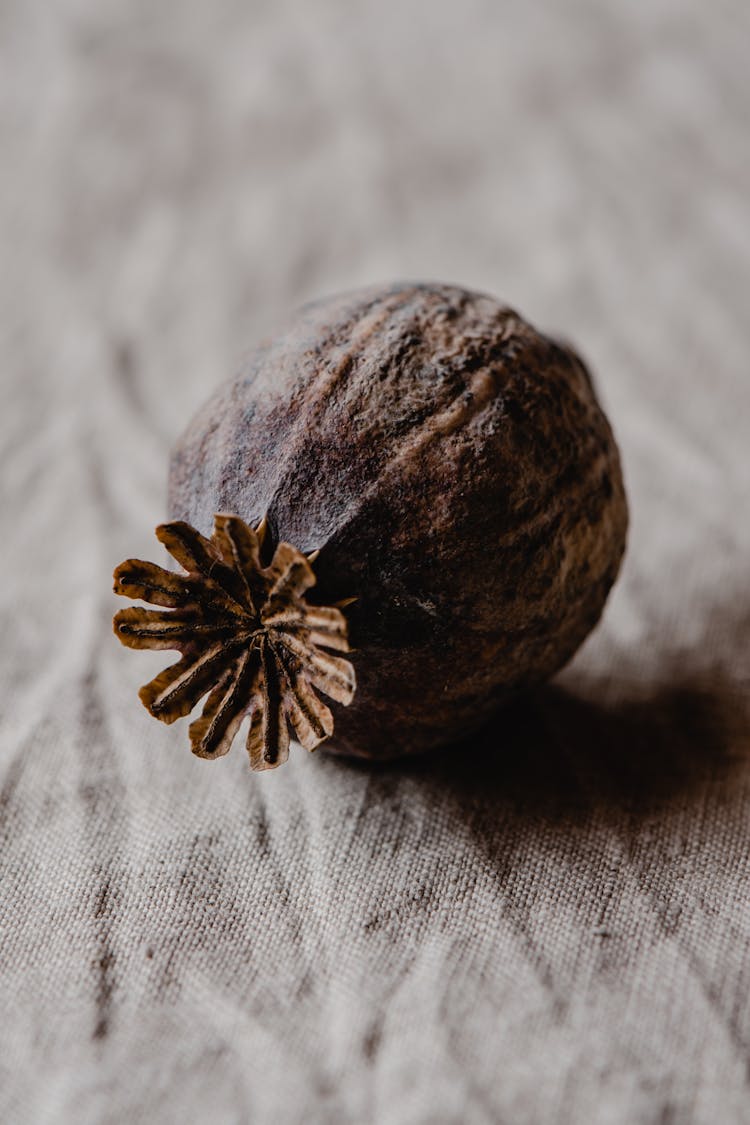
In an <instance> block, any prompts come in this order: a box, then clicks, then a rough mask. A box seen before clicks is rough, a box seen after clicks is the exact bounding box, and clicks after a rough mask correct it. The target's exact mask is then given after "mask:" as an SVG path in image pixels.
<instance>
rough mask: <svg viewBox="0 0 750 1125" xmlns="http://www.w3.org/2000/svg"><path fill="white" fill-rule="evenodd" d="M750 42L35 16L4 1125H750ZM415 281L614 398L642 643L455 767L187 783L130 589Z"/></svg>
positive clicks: (16, 534)
mask: <svg viewBox="0 0 750 1125" xmlns="http://www.w3.org/2000/svg"><path fill="white" fill-rule="evenodd" d="M749 13H750V9H748V7H747V5H746V4H744V3H742V2H741V0H736V2H725V0H717V2H715V3H712V4H711V5H710V6H706V5H704V4H701V3H699V2H698V0H686V2H680V3H677V2H676V0H648V2H647V0H637V2H632V3H625V2H624V0H623V2H622V3H619V4H618V3H615V2H613V0H606V2H604V3H600V2H595V0H572V2H570V3H566V4H555V3H554V2H553V0H545V2H543V3H541V4H535V5H522V4H520V3H517V4H516V3H510V2H502V3H489V2H487V3H484V2H480V0H466V2H465V3H462V4H454V3H450V2H449V0H432V2H430V3H428V2H427V0H423V2H420V3H412V2H409V0H407V2H405V3H398V4H396V3H384V4H380V3H375V2H374V0H364V2H362V3H358V4H348V3H344V2H343V0H319V2H316V3H311V4H305V3H303V2H302V0H299V2H291V0H286V2H285V0H280V2H278V3H274V4H271V3H264V2H262V0H256V2H253V3H240V2H238V0H214V2H212V3H210V4H209V3H205V4H204V3H200V0H187V2H186V0H182V2H178V0H160V3H158V4H152V3H146V0H140V2H138V0H132V2H125V0H115V2H113V3H111V4H99V3H96V2H95V0H60V2H59V3H57V4H55V5H45V4H42V3H41V2H38V0H2V2H0V246H2V262H1V265H0V308H1V315H0V379H1V380H2V384H1V385H2V413H1V414H0V496H1V497H2V500H1V502H2V523H3V533H2V537H1V538H0V574H2V584H1V585H0V635H1V636H2V646H1V648H0V701H1V705H0V712H1V719H0V765H1V768H2V790H1V793H0V817H1V820H0V825H1V829H0V830H1V831H2V848H1V850H0V867H1V868H2V884H1V891H0V893H1V896H2V897H1V898H0V960H1V968H0V997H1V1003H2V1011H3V1018H2V1020H1V1021H0V1120H2V1121H3V1122H5V1123H9V1125H15V1123H26V1122H34V1123H36V1122H50V1123H59V1122H65V1123H67V1122H71V1123H72V1122H75V1123H76V1125H85V1123H89V1122H91V1123H93V1122H97V1123H98V1122H107V1123H109V1122H112V1123H115V1122H122V1121H128V1122H159V1123H166V1125H169V1123H172V1122H174V1123H178V1122H179V1123H182V1122H186V1121H199V1120H206V1121H210V1122H212V1123H214V1125H225V1123H226V1125H229V1123H234V1122H274V1123H278V1122H283V1123H295V1122H300V1123H302V1122H305V1123H310V1122H321V1123H323V1122H324V1123H328V1122H370V1121H371V1122H377V1123H380V1122H383V1123H387V1125H407V1123H408V1125H412V1123H418V1122H430V1123H459V1122H471V1123H474V1122H476V1123H484V1122H487V1123H489V1122H512V1123H513V1125H526V1123H528V1125H533V1123H547V1122H556V1123H562V1125H567V1123H571V1125H573V1123H575V1125H580V1123H582V1122H586V1123H588V1122H597V1123H598V1122H601V1123H613V1125H614V1123H616V1125H620V1123H622V1125H625V1123H628V1125H632V1123H641V1122H642V1123H647V1122H648V1123H651V1122H653V1123H655V1125H656V1123H657V1122H658V1123H660V1125H674V1123H683V1122H690V1123H692V1122H706V1123H709V1122H711V1123H716V1122H722V1123H724V1122H739V1121H750V1083H749V1079H750V1001H749V999H748V990H749V989H750V733H749V732H750V705H749V702H748V694H749V689H750V682H749V681H750V455H749V454H748V447H749V445H750V374H749V371H748V356H749V355H750V319H749V318H748V307H747V302H748V292H750V131H749V130H748V128H747V122H748V111H750V86H749V85H748V70H747V53H748V47H749V46H750V14H749ZM399 278H406V279H438V280H446V281H452V282H456V283H459V284H464V285H467V286H469V287H472V288H476V289H483V290H486V291H488V292H491V293H493V294H495V295H497V296H499V297H502V298H505V299H506V300H507V301H508V302H509V303H511V304H512V305H515V306H516V307H518V309H519V310H520V311H521V312H522V313H523V314H524V315H526V316H527V317H528V318H529V319H530V320H532V322H534V323H536V324H537V325H538V326H539V327H541V328H543V329H548V330H550V331H553V332H557V333H561V334H563V335H567V336H569V337H570V338H571V339H572V340H574V341H575V342H576V344H577V346H579V347H580V348H581V350H582V352H583V354H584V355H585V356H586V357H587V359H588V361H589V363H590V364H591V366H592V369H593V370H594V372H595V373H596V375H597V379H598V386H599V390H600V394H601V397H602V400H603V402H604V404H605V405H606V407H607V409H608V411H609V414H610V417H611V419H612V422H613V425H614V428H615V432H616V434H617V437H618V440H619V443H620V446H621V449H622V454H623V460H624V466H625V472H626V479H627V485H628V489H629V494H630V500H631V507H632V529H631V534H630V545H629V552H628V556H627V561H626V565H625V568H624V572H623V574H622V577H621V580H620V582H619V584H618V586H617V588H616V591H615V592H614V594H613V596H612V598H611V600H610V603H609V605H608V608H607V611H606V613H605V617H604V620H603V622H602V624H601V626H600V627H599V629H598V630H597V631H596V633H595V634H594V635H593V636H592V637H591V639H590V640H589V641H588V643H587V644H586V646H585V647H584V649H583V650H582V651H581V652H580V653H579V655H578V656H577V658H576V659H575V661H574V662H573V664H572V665H571V666H570V667H569V668H568V669H567V670H566V671H565V672H564V673H563V674H562V675H561V676H560V677H559V678H558V680H557V682H556V683H555V684H554V685H552V686H550V687H548V688H546V689H544V690H542V691H540V692H538V693H537V695H536V696H534V697H533V698H531V699H527V700H523V701H520V702H519V703H518V704H517V705H515V706H514V707H513V708H512V709H511V710H509V711H508V712H507V713H505V714H504V715H503V716H502V717H499V718H498V720H497V722H496V723H495V724H494V725H493V727H492V729H491V730H488V731H487V732H486V733H485V734H484V735H483V736H482V737H481V738H479V739H476V740H474V742H473V743H471V744H467V745H464V746H457V747H453V748H451V749H450V751H448V752H447V753H445V754H444V755H441V756H440V757H439V758H438V759H437V760H436V761H433V762H428V761H424V762H415V763H411V764H408V765H406V766H403V767H398V766H393V767H389V768H387V769H383V768H381V769H377V770H376V769H368V768H366V767H365V766H362V765H351V764H347V763H345V762H341V761H338V760H334V759H332V758H331V757H330V756H329V757H327V756H326V754H325V753H324V752H319V753H317V754H316V755H314V756H311V757H309V756H306V755H305V754H304V753H303V752H302V751H301V750H300V749H299V748H295V749H294V750H293V753H292V757H291V759H290V762H289V763H288V765H287V766H285V767H284V768H282V769H280V770H279V771H277V772H275V773H269V774H265V775H261V776H254V775H252V774H251V773H250V770H249V768H248V763H247V758H246V756H245V753H244V750H243V749H242V746H241V743H240V742H238V743H237V745H236V746H235V748H234V751H233V752H232V754H231V755H230V756H229V757H228V758H226V759H223V760H221V761H220V762H219V763H216V764H207V763H205V762H201V761H198V760H196V759H193V758H192V757H191V755H190V753H189V750H188V748H187V732H186V723H179V724H176V725H175V726H174V727H170V728H167V727H163V726H160V725H159V724H157V723H155V722H154V721H153V720H152V719H150V718H149V716H148V715H147V714H146V712H145V710H144V709H143V708H142V707H141V706H140V704H139V703H138V700H137V698H136V691H137V688H138V686H139V685H140V684H141V683H144V682H145V681H146V680H147V679H148V678H149V677H150V676H151V675H152V674H153V673H154V672H155V671H156V670H157V669H158V668H159V667H161V666H162V664H163V662H164V661H163V659H161V658H160V656H159V654H156V655H153V654H137V653H131V652H127V651H125V650H123V649H122V648H120V646H119V645H118V644H117V643H116V641H115V639H114V638H113V636H112V634H111V627H110V619H111V615H112V613H113V612H114V610H115V609H116V608H118V604H117V599H115V598H114V597H113V595H112V594H111V577H110V576H111V571H112V569H113V567H114V566H115V564H117V563H118V562H120V561H121V560H122V559H123V558H125V557H128V556H132V555H136V556H140V557H146V558H155V559H159V558H160V555H159V553H158V550H157V548H158V544H156V541H155V540H154V538H153V535H152V529H153V527H154V525H155V524H156V523H157V522H159V520H160V519H162V518H163V517H164V514H165V477H166V464H167V455H168V449H169V446H170V444H171V442H172V441H173V440H174V439H175V438H176V436H177V435H178V433H179V432H180V430H181V429H182V428H183V426H184V425H185V424H186V423H187V422H188V420H189V418H190V417H191V416H192V414H193V413H194V412H195V410H196V409H197V408H198V407H199V405H200V403H201V402H202V400H204V399H205V398H206V397H207V395H208V394H209V393H210V391H211V389H212V388H213V387H214V386H215V385H216V384H217V383H218V382H219V381H220V380H222V379H223V378H225V377H227V376H229V375H230V374H231V373H232V372H233V371H234V370H235V369H236V368H237V366H238V365H239V363H240V362H241V359H242V355H243V352H244V351H245V349H247V348H248V347H250V346H251V345H253V344H254V343H256V342H258V341H260V340H262V339H263V338H265V337H267V336H268V335H270V334H271V333H272V332H274V331H275V330H276V329H277V328H278V327H279V326H281V325H282V324H283V322H284V319H285V317H286V316H287V315H288V313H289V312H290V310H291V309H292V308H294V307H295V306H296V305H298V304H300V303H302V302H303V301H305V300H308V299H310V298H313V297H316V296H320V295H322V294H324V293H328V292H331V291H335V290H339V289H346V288H349V287H351V286H355V285H362V284H367V283H370V282H376V281H388V280H391V279H399Z"/></svg>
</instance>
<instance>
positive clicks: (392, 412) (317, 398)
mask: <svg viewBox="0 0 750 1125" xmlns="http://www.w3.org/2000/svg"><path fill="white" fill-rule="evenodd" d="M169 510H170V516H171V518H172V519H179V520H186V521H188V522H189V523H190V524H192V525H194V526H195V527H196V528H198V529H199V530H201V531H202V532H204V533H205V534H206V535H209V534H210V532H211V528H212V525H213V519H214V513H216V512H231V513H236V514H237V515H239V516H240V517H241V518H242V519H243V520H246V521H248V523H250V524H253V525H256V524H258V522H259V521H260V520H261V519H262V517H264V516H265V517H266V520H267V529H268V530H267V534H268V536H269V540H270V543H271V546H273V544H277V543H279V542H288V543H290V544H293V545H294V546H295V547H297V548H298V549H299V550H300V551H302V552H305V553H306V554H309V553H312V552H315V551H319V554H318V555H317V557H316V558H315V562H314V569H315V574H316V577H317V584H316V586H315V588H314V589H313V590H312V591H311V593H310V597H311V599H312V600H313V601H318V602H319V603H320V604H321V605H333V604H339V603H341V602H342V600H343V599H346V598H350V597H351V598H356V601H354V602H353V603H352V604H351V605H349V606H348V607H347V609H346V616H347V618H348V625H349V640H350V643H351V646H352V649H353V652H352V654H351V656H350V659H351V661H352V664H353V665H354V667H355V669H356V680H357V689H356V692H355V694H354V697H353V699H352V701H351V703H350V704H349V705H348V706H346V707H344V706H342V705H340V704H336V703H333V704H332V708H331V709H332V712H333V716H334V720H335V726H334V730H333V734H332V737H331V738H330V740H329V741H328V742H326V743H325V745H326V746H327V747H330V748H331V749H333V750H338V751H341V752H344V753H348V754H354V755H362V756H367V757H373V758H389V757H395V756H398V755H402V754H408V753H415V752H421V751H425V750H428V749H430V748H433V747H437V746H440V745H443V744H445V743H448V742H450V741H451V740H454V739H456V738H457V737H459V736H462V735H464V734H466V733H468V732H470V731H471V730H473V729H475V728H476V727H478V726H479V725H481V724H483V723H484V722H486V721H487V720H488V718H489V717H490V716H491V715H492V714H493V713H495V712H496V711H497V710H498V708H499V707H500V705H501V704H502V703H503V702H504V701H505V700H507V699H508V697H509V696H510V695H511V694H513V693H515V692H517V691H518V690H519V689H522V688H525V687H528V686H531V685H533V684H536V683H538V682H540V681H542V680H544V679H546V678H548V677H549V676H551V675H553V673H555V672H556V671H557V670H558V669H559V668H560V667H561V666H562V665H563V664H565V662H566V661H567V660H569V659H570V657H571V656H572V655H573V653H574V652H575V651H576V649H577V648H578V646H579V645H580V644H581V642H582V641H583V639H584V638H585V637H586V635H587V634H588V633H589V631H590V630H591V629H592V627H593V626H594V625H595V624H596V622H597V620H598V619H599V616H600V614H601V612H602V609H603V607H604V603H605V601H606V598H607V594H608V592H609V590H610V588H611V586H612V584H613V582H614V580H615V578H616V576H617V572H618V569H619V566H620V562H621V559H622V555H623V552H624V548H625V538H626V530H627V521H628V517H627V505H626V499H625V493H624V489H623V481H622V474H621V468H620V461H619V456H618V451H617V446H616V444H615V441H614V438H613V435H612V431H611V429H610V426H609V423H608V421H607V419H606V417H605V415H604V413H603V412H602V409H601V407H600V406H599V404H598V402H597V398H596V395H595V392H594V388H593V386H592V382H591V378H590V376H589V374H588V372H587V370H586V368H585V366H584V365H583V363H582V362H581V360H580V359H579V358H578V357H577V356H576V355H575V354H574V352H573V351H572V350H571V349H570V348H568V347H565V346H561V345H560V344H558V343H556V342H555V341H554V340H552V339H550V338H548V337H546V336H544V335H541V334H540V333H539V332H537V331H535V329H534V328H532V327H531V326H530V325H529V324H527V323H526V321H524V320H523V319H522V318H521V317H520V316H519V315H518V314H517V313H515V312H514V311H513V310H512V309H510V308H508V307H506V306H504V305H502V304H500V303H498V301H496V300H494V299H493V298H491V297H488V296H484V295H482V294H478V293H473V292H467V291H465V290H463V289H459V288H456V287H454V286H450V285H439V284H429V285H427V284H426V285H413V284H409V285H406V284H404V285H393V286H389V287H383V288H372V289H365V290H361V291H358V292H354V293H347V294H344V295H340V296H336V297H332V298H330V299H327V300H323V301H318V302H315V303H313V304H309V305H307V306H305V307H304V308H302V309H301V310H300V311H299V312H298V314H297V315H296V316H295V317H294V318H293V319H292V321H291V323H290V325H289V327H288V330H287V331H286V332H284V333H283V334H282V335H280V336H279V337H278V338H277V339H276V340H275V341H273V342H272V343H271V344H270V345H268V346H265V347H262V348H259V349H258V350H257V351H256V352H255V353H254V354H253V355H252V357H251V358H250V360H249V362H248V363H247V365H246V367H245V369H244V370H243V371H242V373H241V374H240V375H239V376H238V377H236V378H235V379H233V380H231V381H230V382H227V383H226V384H225V385H223V386H221V387H220V388H219V389H218V390H217V391H216V393H215V394H214V395H213V397H212V398H211V399H210V400H209V402H208V403H207V404H206V405H205V407H204V408H203V409H202V410H201V411H200V412H199V414H198V415H197V417H196V418H195V419H194V420H193V422H192V424H191V425H190V426H189V428H188V430H187V431H186V433H185V434H184V435H183V436H182V438H181V439H180V440H179V441H178V443H177V445H176V447H175V449H174V450H173V454H172V459H171V467H170V479H169Z"/></svg>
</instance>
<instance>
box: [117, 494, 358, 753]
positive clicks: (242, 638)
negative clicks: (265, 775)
mask: <svg viewBox="0 0 750 1125" xmlns="http://www.w3.org/2000/svg"><path fill="white" fill-rule="evenodd" d="M266 527H267V524H266V519H265V517H264V518H263V519H262V520H261V522H260V524H259V525H258V526H257V527H256V528H252V527H250V526H249V525H248V524H246V523H245V522H244V521H243V520H242V519H240V517H239V516H235V515H228V514H225V513H218V514H217V515H216V516H215V517H214V530H213V534H212V535H211V538H210V539H207V538H205V536H203V535H201V534H200V532H198V531H196V530H195V528H194V527H191V525H190V524H188V523H184V522H183V521H175V522H173V523H165V524H160V525H159V527H157V528H156V536H157V538H158V539H159V540H160V542H161V543H163V544H164V546H165V547H166V548H167V550H168V551H169V553H170V554H171V555H172V556H173V558H174V559H175V560H176V561H177V562H178V563H179V564H180V566H181V567H182V568H183V569H184V571H185V573H184V574H175V573H173V572H172V571H169V570H165V569H164V568H163V567H160V566H157V565H156V564H155V563H150V562H142V561H141V560H139V559H128V560H127V561H126V562H124V563H121V564H120V566H118V567H117V569H116V570H115V573H114V591H115V593H116V594H121V595H123V596H124V597H127V598H133V599H138V600H141V601H145V602H149V603H151V604H152V605H157V606H161V607H164V608H162V609H158V610H153V609H144V608H142V607H140V606H132V607H129V608H128V609H123V610H120V612H119V613H117V614H116V615H115V618H114V621H113V627H114V631H115V633H116V635H117V636H118V638H119V639H120V641H121V642H122V643H123V644H124V645H127V646H128V647H129V648H153V649H177V650H178V651H179V652H180V653H181V654H182V658H181V659H180V660H179V661H178V662H177V663H176V664H173V665H171V666H170V667H169V668H166V669H165V670H164V671H163V672H161V673H160V674H159V675H158V676H156V677H155V678H154V679H153V680H151V682H150V683H148V684H146V685H145V686H144V687H142V688H141V690H140V692H139V695H140V698H141V701H142V702H143V704H144V706H145V707H146V708H147V709H148V710H149V711H150V712H151V714H152V715H153V716H154V717H155V718H157V719H160V720H161V721H162V722H165V723H172V722H174V721H175V719H179V718H181V717H182V716H184V715H188V714H189V713H190V712H191V711H192V710H193V708H194V707H195V706H196V705H197V704H198V702H199V701H200V700H201V699H202V698H203V697H204V696H208V698H207V699H206V702H205V704H204V707H203V713H202V715H201V716H200V718H198V719H196V720H195V721H194V722H192V723H191V724H190V731H189V733H190V742H191V746H192V750H193V753H194V754H197V755H198V757H200V758H209V759H210V758H217V757H219V756H221V755H222V754H226V753H227V751H228V750H229V748H230V746H231V744H232V741H233V740H234V737H235V735H236V734H237V731H238V729H239V726H240V724H241V723H242V720H243V719H244V718H245V716H249V718H250V728H249V731H248V735H247V749H248V752H249V754H250V764H251V766H252V768H253V769H256V770H263V769H273V768H274V767H275V766H278V765H280V764H281V762H284V761H286V759H287V757H288V756H289V739H290V733H289V727H290V725H291V727H292V729H293V731H294V735H295V737H296V738H297V741H298V742H300V743H301V744H302V746H304V747H305V748H306V749H307V750H314V749H315V747H316V746H318V745H319V744H320V743H321V742H322V741H323V740H324V739H326V738H328V737H329V736H330V735H331V733H332V732H333V716H332V714H331V712H330V710H329V708H328V707H327V706H326V705H325V703H323V702H322V701H321V699H320V698H319V696H318V694H317V691H321V692H323V693H324V694H325V695H328V696H329V697H330V698H331V699H334V700H336V701H337V702H338V703H342V704H344V705H347V704H349V703H350V702H351V700H352V698H353V696H354V691H355V687H356V681H355V675H354V668H353V667H352V665H351V664H350V662H349V661H348V660H344V659H343V658H342V657H340V656H333V655H332V654H331V653H329V652H326V651H324V650H325V649H334V650H336V651H338V652H349V643H348V636H347V622H346V618H345V617H344V615H343V613H342V612H341V606H342V605H343V604H345V603H339V605H338V606H318V605H310V604H308V603H307V602H306V600H305V593H306V591H307V590H309V589H310V588H311V587H312V586H314V585H315V575H314V573H313V570H312V565H311V564H312V562H314V560H315V559H316V558H317V555H318V552H317V551H315V552H313V553H312V555H310V556H307V557H306V556H305V555H304V554H303V553H302V552H301V551H298V550H297V548H296V547H293V546H291V544H289V543H279V544H278V546H277V547H276V549H275V551H274V554H273V558H272V559H271V561H270V563H269V564H268V566H263V563H262V561H261V547H262V545H263V540H264V538H265V533H266ZM315 689H317V691H316V690H315Z"/></svg>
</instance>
